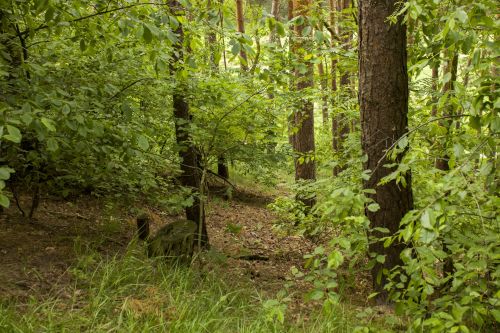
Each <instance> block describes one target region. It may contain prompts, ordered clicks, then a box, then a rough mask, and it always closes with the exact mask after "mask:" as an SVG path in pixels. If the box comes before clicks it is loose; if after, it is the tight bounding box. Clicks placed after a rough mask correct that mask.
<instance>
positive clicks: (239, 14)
mask: <svg viewBox="0 0 500 333" xmlns="http://www.w3.org/2000/svg"><path fill="white" fill-rule="evenodd" d="M236 21H237V23H238V31H239V32H240V33H241V34H244V33H245V16H244V15H243V0H236ZM240 58H241V59H240V64H241V70H242V71H243V72H246V71H248V59H247V53H246V52H245V50H244V49H243V47H242V48H241V50H240Z"/></svg>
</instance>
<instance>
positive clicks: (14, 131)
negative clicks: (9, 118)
mask: <svg viewBox="0 0 500 333" xmlns="http://www.w3.org/2000/svg"><path fill="white" fill-rule="evenodd" d="M6 127H7V132H8V133H9V134H6V135H4V136H3V137H4V138H5V139H6V140H9V141H12V142H15V143H19V142H21V138H22V135H21V131H19V129H18V128H17V127H14V126H12V125H7V126H6Z"/></svg>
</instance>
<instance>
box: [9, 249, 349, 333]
mask: <svg viewBox="0 0 500 333" xmlns="http://www.w3.org/2000/svg"><path fill="white" fill-rule="evenodd" d="M215 269H216V271H214V270H210V269H208V268H203V267H197V268H189V267H185V266H175V265H168V264H165V263H163V262H162V261H161V258H160V259H155V260H151V259H147V258H145V257H144V255H143V254H142V251H141V250H138V248H137V247H136V246H135V245H134V244H132V245H131V246H130V247H129V250H128V252H127V253H126V254H124V255H121V256H115V257H112V258H104V257H102V256H100V255H99V254H98V253H97V252H94V251H87V253H81V254H80V255H79V260H78V262H77V263H76V264H75V265H73V266H72V267H71V268H70V272H71V274H72V276H73V278H74V283H73V284H72V285H71V286H68V287H66V289H65V290H54V295H59V296H53V297H52V298H50V299H44V300H40V299H36V298H32V299H31V301H30V302H28V304H23V305H19V304H15V303H1V302H0V332H8V333H15V332H23V333H24V332H96V333H97V332H141V333H142V332H145V333H146V332H182V333H185V332H193V333H195V332H196V333H200V332H221V333H222V332H224V333H226V332H242V333H257V332H352V331H353V326H354V325H351V323H352V322H353V321H354V320H353V319H352V318H351V319H349V317H350V316H351V314H349V313H348V312H346V311H344V310H342V308H340V307H339V309H338V311H333V312H332V313H331V314H330V315H329V316H324V315H320V316H317V317H316V318H315V319H311V320H309V321H307V322H305V321H302V320H298V321H292V320H290V319H289V318H288V316H287V315H286V314H285V311H284V306H283V305H282V304H280V303H279V302H276V301H269V300H266V299H263V298H262V296H261V295H259V293H258V292H257V291H256V290H255V289H254V288H252V287H251V286H250V285H249V284H245V283H244V281H230V280H228V279H229V276H228V277H227V278H224V277H223V276H224V272H223V271H222V269H223V268H221V267H218V268H215Z"/></svg>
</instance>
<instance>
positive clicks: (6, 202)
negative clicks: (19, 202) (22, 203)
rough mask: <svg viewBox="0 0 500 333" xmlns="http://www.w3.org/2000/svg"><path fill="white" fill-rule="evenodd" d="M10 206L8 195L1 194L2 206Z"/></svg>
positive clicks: (0, 204) (0, 202)
mask: <svg viewBox="0 0 500 333" xmlns="http://www.w3.org/2000/svg"><path fill="white" fill-rule="evenodd" d="M9 205H10V201H9V198H7V196H6V195H4V194H2V193H0V206H2V207H5V208H9Z"/></svg>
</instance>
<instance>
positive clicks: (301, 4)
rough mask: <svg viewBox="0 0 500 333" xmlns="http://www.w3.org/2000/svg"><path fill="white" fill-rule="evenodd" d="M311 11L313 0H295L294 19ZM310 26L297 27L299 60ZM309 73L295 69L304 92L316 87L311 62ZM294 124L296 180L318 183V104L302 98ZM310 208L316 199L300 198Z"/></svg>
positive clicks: (300, 196)
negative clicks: (316, 137) (316, 127)
mask: <svg viewBox="0 0 500 333" xmlns="http://www.w3.org/2000/svg"><path fill="white" fill-rule="evenodd" d="M310 9H311V0H295V1H294V2H293V14H294V16H299V15H302V16H303V17H308V15H309V12H310ZM305 27H306V24H305V23H304V24H301V25H296V26H295V38H294V39H293V52H294V53H295V55H296V56H297V58H298V59H303V58H304V57H303V56H304V54H303V53H304V52H307V50H308V49H309V48H310V45H309V44H310V41H309V40H310V36H303V31H304V28H305ZM304 65H305V66H306V73H300V72H299V71H298V70H297V69H296V70H295V84H296V86H295V89H296V90H297V91H303V90H306V89H308V88H311V87H313V85H314V81H313V65H312V63H310V62H306V63H305V64H304ZM294 125H295V127H296V128H298V131H297V133H296V134H295V139H294V151H295V154H296V157H295V180H311V181H312V180H315V179H316V163H315V161H314V151H315V147H314V105H313V103H312V101H311V100H309V99H305V98H303V99H300V100H299V105H297V107H296V111H295V114H294ZM298 199H299V200H301V201H302V202H303V203H304V204H305V205H306V206H308V207H312V206H313V205H314V204H315V199H314V198H305V197H303V196H302V195H299V196H298Z"/></svg>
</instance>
